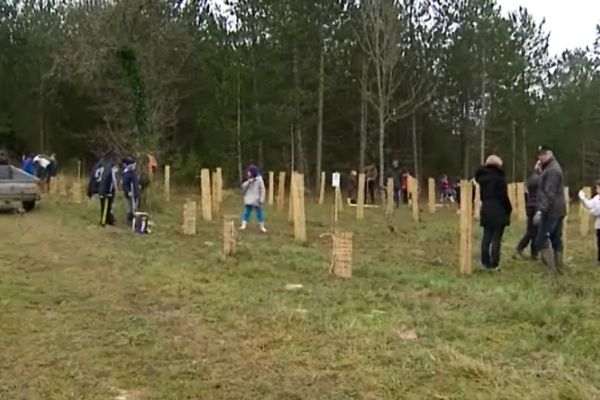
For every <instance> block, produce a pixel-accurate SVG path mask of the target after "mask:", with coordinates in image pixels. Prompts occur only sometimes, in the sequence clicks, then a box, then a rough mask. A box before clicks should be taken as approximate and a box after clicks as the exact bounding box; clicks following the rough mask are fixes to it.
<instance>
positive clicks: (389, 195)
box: [385, 178, 396, 216]
mask: <svg viewBox="0 0 600 400" xmlns="http://www.w3.org/2000/svg"><path fill="white" fill-rule="evenodd" d="M385 188H386V196H385V197H386V203H385V204H386V208H385V212H386V214H387V215H388V216H390V215H392V214H393V213H394V207H395V206H396V204H395V203H396V202H395V201H394V179H393V178H388V180H387V185H386V187H385Z"/></svg>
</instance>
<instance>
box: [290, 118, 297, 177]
mask: <svg viewBox="0 0 600 400" xmlns="http://www.w3.org/2000/svg"><path fill="white" fill-rule="evenodd" d="M295 143H296V138H295V136H294V125H292V126H291V127H290V171H291V172H294V171H295V170H296V169H295V168H296V145H295Z"/></svg>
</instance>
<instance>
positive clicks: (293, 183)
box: [288, 171, 297, 222]
mask: <svg viewBox="0 0 600 400" xmlns="http://www.w3.org/2000/svg"><path fill="white" fill-rule="evenodd" d="M296 174H297V172H295V171H292V173H291V176H290V204H289V205H288V222H294V201H295V200H296V199H295V198H294V193H295V192H294V190H295V186H296Z"/></svg>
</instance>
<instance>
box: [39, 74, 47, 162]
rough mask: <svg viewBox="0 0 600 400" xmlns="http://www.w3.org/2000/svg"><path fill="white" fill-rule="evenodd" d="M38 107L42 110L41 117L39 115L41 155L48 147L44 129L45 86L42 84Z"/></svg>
mask: <svg viewBox="0 0 600 400" xmlns="http://www.w3.org/2000/svg"><path fill="white" fill-rule="evenodd" d="M38 105H39V109H40V115H39V121H38V124H39V132H40V153H43V152H44V151H45V147H46V135H45V129H44V125H45V124H46V121H45V118H44V85H43V84H41V85H40V94H39V99H38Z"/></svg>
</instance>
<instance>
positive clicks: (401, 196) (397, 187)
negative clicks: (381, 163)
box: [346, 160, 410, 206]
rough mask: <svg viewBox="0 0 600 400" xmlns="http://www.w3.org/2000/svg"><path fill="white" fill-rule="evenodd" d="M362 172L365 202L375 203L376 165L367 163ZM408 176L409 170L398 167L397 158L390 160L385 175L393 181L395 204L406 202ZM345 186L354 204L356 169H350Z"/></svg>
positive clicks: (377, 174) (356, 185) (356, 190)
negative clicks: (390, 162)
mask: <svg viewBox="0 0 600 400" xmlns="http://www.w3.org/2000/svg"><path fill="white" fill-rule="evenodd" d="M363 173H364V174H365V204H375V203H376V200H375V197H376V196H375V194H376V192H377V178H378V177H379V173H378V171H377V167H375V165H374V164H371V165H368V166H366V167H365V168H364V169H363ZM409 176H410V171H408V170H407V169H405V168H402V167H400V162H399V161H398V160H394V161H392V166H391V167H390V168H389V170H388V172H387V174H386V177H387V178H388V179H392V181H393V193H394V202H395V203H396V206H399V205H400V203H404V204H408V200H409V196H410V194H409V193H408V177H409ZM346 188H347V195H348V199H350V203H351V204H356V201H357V198H358V172H357V171H356V170H353V171H350V175H348V178H347V185H346Z"/></svg>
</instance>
